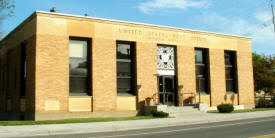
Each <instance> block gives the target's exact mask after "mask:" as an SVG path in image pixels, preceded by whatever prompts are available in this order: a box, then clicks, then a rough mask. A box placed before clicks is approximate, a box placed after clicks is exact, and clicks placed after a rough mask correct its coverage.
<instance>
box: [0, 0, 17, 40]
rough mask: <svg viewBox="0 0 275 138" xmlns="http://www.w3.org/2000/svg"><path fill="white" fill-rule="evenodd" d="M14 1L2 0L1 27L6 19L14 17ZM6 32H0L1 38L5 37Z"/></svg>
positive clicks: (0, 4) (0, 1)
mask: <svg viewBox="0 0 275 138" xmlns="http://www.w3.org/2000/svg"><path fill="white" fill-rule="evenodd" d="M14 8H15V5H14V0H0V26H1V25H2V22H3V20H4V19H6V18H8V17H11V16H13V15H14ZM4 34H5V33H4V31H3V30H2V29H1V30H0V38H2V37H3V36H4Z"/></svg>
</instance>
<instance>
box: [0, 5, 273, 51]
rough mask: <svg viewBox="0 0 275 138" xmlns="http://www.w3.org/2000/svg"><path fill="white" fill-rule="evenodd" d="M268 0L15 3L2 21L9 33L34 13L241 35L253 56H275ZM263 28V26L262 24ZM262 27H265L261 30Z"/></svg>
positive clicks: (3, 26)
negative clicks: (52, 12)
mask: <svg viewBox="0 0 275 138" xmlns="http://www.w3.org/2000/svg"><path fill="white" fill-rule="evenodd" d="M270 3H275V2H274V1H273V2H272V1H270V0H15V6H16V7H15V15H14V16H13V17H11V18H8V19H6V20H4V21H3V23H2V24H1V26H0V27H1V28H0V29H1V30H4V31H5V32H6V33H9V32H10V31H11V30H13V29H14V28H15V27H16V26H18V25H19V24H20V23H21V22H22V21H23V20H24V19H26V18H27V17H28V16H29V15H30V14H32V13H33V12H34V11H35V10H42V11H49V9H51V8H52V7H54V6H55V7H57V12H58V13H68V14H76V15H84V14H85V13H88V14H89V15H90V16H92V17H101V18H109V19H118V20H125V21H134V22H142V23H150V24H157V25H166V26H173V27H181V28H188V29H195V30H203V31H211V32H218V33H227V34H233V35H244V36H248V37H252V38H253V44H252V48H253V51H254V52H257V53H260V54H261V53H265V54H275V33H274V31H273V25H272V24H271V19H272V13H271V8H270ZM264 23H265V24H266V25H263V24H264ZM263 26H265V27H263Z"/></svg>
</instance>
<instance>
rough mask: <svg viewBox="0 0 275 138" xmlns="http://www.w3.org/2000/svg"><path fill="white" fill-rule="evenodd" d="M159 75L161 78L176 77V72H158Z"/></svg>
mask: <svg viewBox="0 0 275 138" xmlns="http://www.w3.org/2000/svg"><path fill="white" fill-rule="evenodd" d="M158 75H159V76H170V75H171V76H174V75H175V71H174V70H158Z"/></svg>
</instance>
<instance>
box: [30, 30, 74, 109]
mask: <svg viewBox="0 0 275 138" xmlns="http://www.w3.org/2000/svg"><path fill="white" fill-rule="evenodd" d="M68 47H69V38H68V37H67V36H56V35H47V34H45V35H43V34H38V35H37V45H36V55H37V56H36V69H35V70H36V76H35V78H36V85H35V86H36V87H35V105H36V106H35V111H36V112H44V111H45V110H46V109H45V108H46V104H47V103H49V102H50V101H56V103H57V104H58V103H59V108H60V109H59V110H57V111H68V96H69V93H68V91H69V77H68V76H69V51H68V50H69V48H68ZM57 106H58V105H57ZM47 110H50V109H47Z"/></svg>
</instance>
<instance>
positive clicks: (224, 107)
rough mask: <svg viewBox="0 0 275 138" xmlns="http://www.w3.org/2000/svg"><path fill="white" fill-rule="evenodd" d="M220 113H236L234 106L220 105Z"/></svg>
mask: <svg viewBox="0 0 275 138" xmlns="http://www.w3.org/2000/svg"><path fill="white" fill-rule="evenodd" d="M218 111H219V112H220V113H231V112H232V111H234V107H233V105H232V104H220V105H218Z"/></svg>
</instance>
